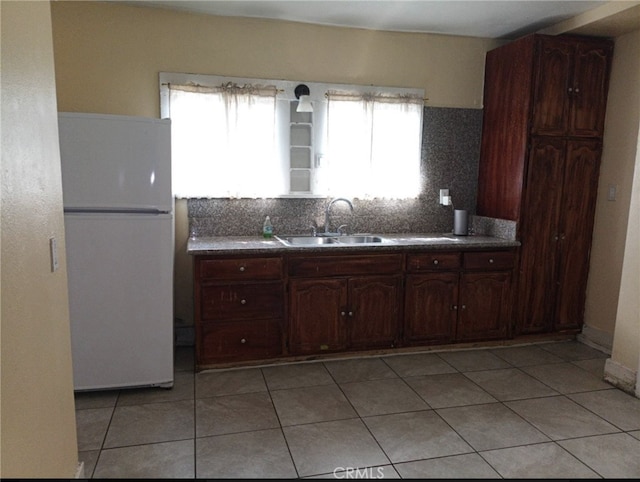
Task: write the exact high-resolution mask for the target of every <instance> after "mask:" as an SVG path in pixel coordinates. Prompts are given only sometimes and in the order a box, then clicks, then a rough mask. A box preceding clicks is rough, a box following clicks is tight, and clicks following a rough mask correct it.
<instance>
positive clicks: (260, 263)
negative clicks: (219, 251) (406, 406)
mask: <svg viewBox="0 0 640 482" xmlns="http://www.w3.org/2000/svg"><path fill="white" fill-rule="evenodd" d="M515 257H516V253H515V251H514V250H513V249H495V250H478V251H464V250H462V251H460V250H458V251H453V250H452V251H442V250H437V251H420V252H411V251H409V252H386V253H380V252H376V253H371V254H369V253H368V252H364V251H363V252H360V253H358V254H352V253H346V254H345V253H323V254H317V253H309V254H308V255H307V254H305V255H301V254H299V253H297V254H294V253H292V254H290V255H287V254H278V255H254V256H252V255H244V256H240V255H239V256H229V255H215V256H214V255H196V256H194V276H195V278H194V289H195V292H194V301H195V328H196V330H195V332H196V340H195V343H196V366H197V367H198V368H200V369H202V368H206V367H214V366H221V365H233V364H235V363H240V364H241V363H242V362H256V361H260V360H265V361H267V360H273V359H275V358H280V359H287V358H298V359H299V358H300V357H309V356H317V355H322V354H326V353H339V352H355V351H362V350H380V349H385V350H390V349H394V348H397V347H403V346H419V345H444V344H451V343H464V342H477V341H484V340H486V341H489V340H497V339H506V338H508V337H510V336H511V331H512V330H511V306H512V300H511V281H512V276H513V269H514V265H515Z"/></svg>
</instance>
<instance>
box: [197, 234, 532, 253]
mask: <svg viewBox="0 0 640 482" xmlns="http://www.w3.org/2000/svg"><path fill="white" fill-rule="evenodd" d="M376 236H380V237H382V238H384V240H385V242H383V243H366V244H339V243H336V244H326V245H302V246H288V245H286V244H284V243H283V242H281V241H280V240H278V239H277V238H272V239H264V238H262V237H258V236H207V237H192V238H189V241H188V243H187V254H190V255H203V254H239V253H242V254H265V253H273V254H275V253H292V252H295V253H300V252H323V253H326V252H327V251H331V252H349V251H354V250H363V249H366V250H368V251H376V250H385V251H390V250H392V251H409V250H411V251H415V250H437V249H456V250H468V249H487V248H512V247H516V246H520V242H518V241H513V240H508V239H503V238H497V237H493V236H477V235H473V236H453V235H452V234H450V233H424V234H376ZM283 237H284V236H283Z"/></svg>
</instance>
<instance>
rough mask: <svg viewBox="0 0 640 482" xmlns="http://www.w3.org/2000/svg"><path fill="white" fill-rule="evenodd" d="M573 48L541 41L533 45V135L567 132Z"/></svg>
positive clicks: (557, 41) (565, 43) (551, 40)
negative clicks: (534, 59) (534, 58)
mask: <svg viewBox="0 0 640 482" xmlns="http://www.w3.org/2000/svg"><path fill="white" fill-rule="evenodd" d="M573 50H574V48H573V45H572V44H571V43H569V42H568V41H566V40H563V39H555V38H540V39H539V40H538V42H537V45H536V68H535V81H534V86H535V87H534V89H535V90H534V102H533V105H534V109H533V119H532V133H533V134H537V135H549V136H559V135H564V134H565V133H566V131H567V125H568V122H567V120H568V118H569V108H570V104H569V102H570V96H569V89H570V88H571V84H570V82H571V71H572V70H571V69H572V53H573Z"/></svg>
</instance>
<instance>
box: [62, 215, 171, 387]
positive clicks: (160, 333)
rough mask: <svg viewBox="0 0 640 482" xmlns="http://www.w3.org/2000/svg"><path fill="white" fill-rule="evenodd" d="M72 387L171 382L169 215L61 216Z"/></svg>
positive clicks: (131, 385)
mask: <svg viewBox="0 0 640 482" xmlns="http://www.w3.org/2000/svg"><path fill="white" fill-rule="evenodd" d="M65 234H66V255H67V270H68V280H69V314H70V318H71V344H72V358H73V377H74V387H75V389H76V390H95V389H108V388H124V387H138V386H156V385H165V386H166V385H169V386H170V385H172V383H173V219H172V216H171V215H130V214H126V215H125V214H65Z"/></svg>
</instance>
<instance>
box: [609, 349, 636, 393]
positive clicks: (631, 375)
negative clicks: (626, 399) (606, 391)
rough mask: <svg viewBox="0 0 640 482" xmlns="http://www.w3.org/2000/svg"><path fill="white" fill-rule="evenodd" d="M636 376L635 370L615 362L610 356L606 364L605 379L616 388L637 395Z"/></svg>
mask: <svg viewBox="0 0 640 482" xmlns="http://www.w3.org/2000/svg"><path fill="white" fill-rule="evenodd" d="M636 377H637V374H636V372H635V371H633V370H631V369H629V368H627V367H625V366H623V365H620V364H619V363H616V362H614V361H613V360H612V359H611V358H608V359H607V361H606V362H605V364H604V380H605V382H608V383H610V384H611V385H613V386H614V387H616V388H619V389H620V390H622V391H624V392H627V393H628V394H630V395H633V396H634V397H635V396H636V393H635V388H636Z"/></svg>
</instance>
